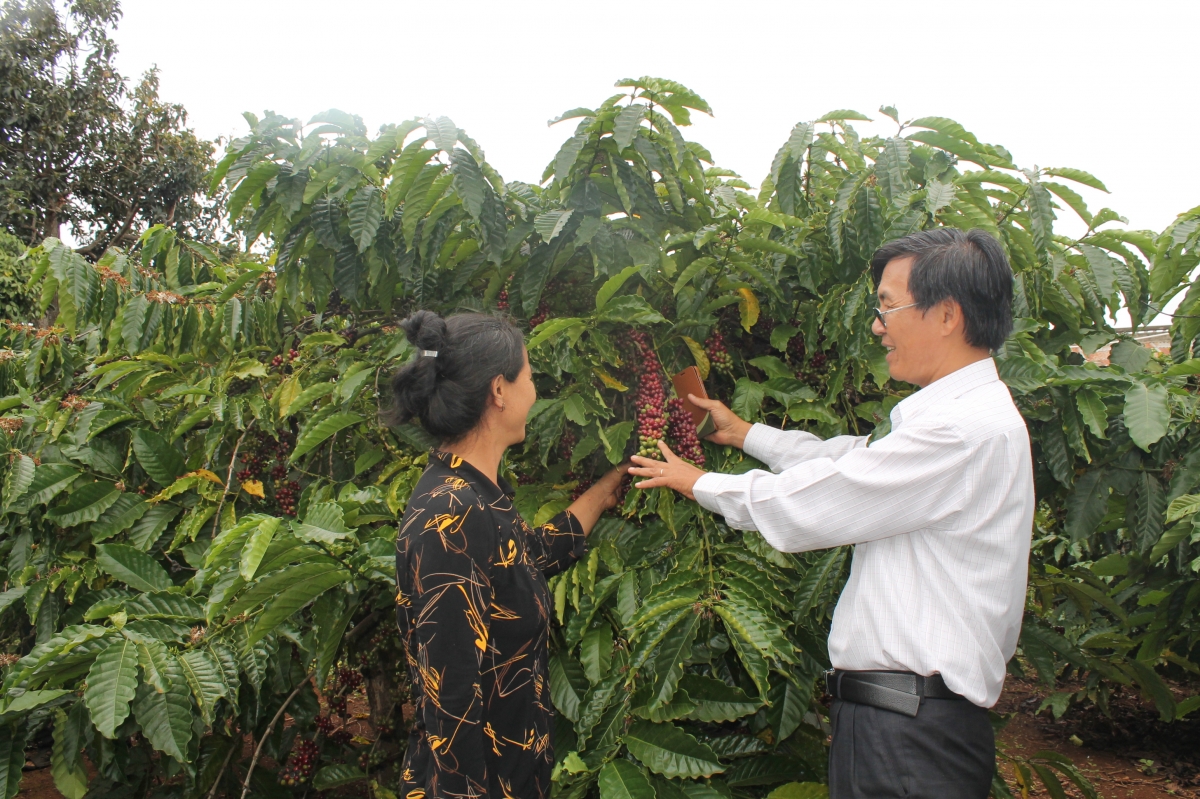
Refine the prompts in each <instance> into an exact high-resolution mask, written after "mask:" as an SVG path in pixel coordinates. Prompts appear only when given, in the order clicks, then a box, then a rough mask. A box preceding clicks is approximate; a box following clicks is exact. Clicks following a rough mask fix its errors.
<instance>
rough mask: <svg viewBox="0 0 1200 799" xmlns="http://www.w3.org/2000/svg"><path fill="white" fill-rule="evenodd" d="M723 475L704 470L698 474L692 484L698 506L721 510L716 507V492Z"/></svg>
mask: <svg viewBox="0 0 1200 799" xmlns="http://www.w3.org/2000/svg"><path fill="white" fill-rule="evenodd" d="M747 438H749V436H747ZM725 477H726V475H723V474H718V473H716V472H705V473H704V474H702V475H700V479H699V480H697V481H696V483H695V485H693V486H692V494H693V495H694V496H695V497H696V502H698V503H699V504H700V507H702V508H704V509H705V510H708V511H712V512H713V513H720V512H721V509H720V508H718V507H717V493H718V492H720V490H721V484H722V483H724V482H725Z"/></svg>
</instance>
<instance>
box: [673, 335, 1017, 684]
mask: <svg viewBox="0 0 1200 799" xmlns="http://www.w3.org/2000/svg"><path fill="white" fill-rule="evenodd" d="M891 419H892V432H891V433H889V434H888V435H887V436H885V437H883V438H881V439H879V440H877V441H872V442H871V443H870V446H869V447H868V446H867V438H866V437H857V436H838V437H836V438H832V439H829V440H827V441H822V440H821V439H819V438H817V437H816V436H814V435H812V434H810V433H805V432H802V431H783V430H777V429H775V428H773V427H767V426H766V425H761V424H756V425H754V426H753V428H752V429H751V431H750V433H749V434H747V436H746V443H745V447H744V449H745V451H746V452H747V453H748V454H749V455H751V456H753V457H755V458H757V459H759V460H761V461H763V462H764V463H766V464H767V465H768V466H769V467H770V469H771V471H770V472H764V471H761V470H754V471H751V472H747V473H746V474H739V475H730V474H706V475H704V476H703V477H701V478H700V480H699V481H697V483H696V485H695V489H694V490H695V494H696V500H697V501H698V502H699V503H700V504H701V505H702V506H704V507H705V508H707V509H709V510H711V511H713V512H714V513H719V514H721V515H722V516H724V517H725V520H726V522H727V523H728V524H729V526H730V527H734V528H737V529H740V530H758V531H759V532H761V533H762V535H763V537H765V538H766V540H767V541H769V542H770V543H771V545H772V546H774V547H775V548H776V549H779V550H782V551H784V552H804V551H807V550H812V549H824V548H827V547H835V546H840V545H843V544H857V546H856V547H855V550H854V559H853V563H852V565H851V568H850V579H849V581H848V582H847V583H846V588H845V590H844V591H843V592H842V595H841V598H840V599H839V600H838V604H837V609H836V610H835V611H834V615H833V629H832V631H831V632H830V636H829V657H830V660H831V661H832V663H833V665H834V667H835V668H839V669H847V670H870V669H883V670H893V671H912V672H916V673H917V674H923V675H930V674H934V673H940V674H941V675H942V678H943V679H944V680H945V682H946V685H947V686H949V688H950V689H951V690H953V691H956V692H957V693H960V694H962V695H963V696H965V697H966V698H967V699H969V700H970V701H972V702H974V703H975V704H977V705H980V706H982V707H991V706H992V705H994V704H995V703H996V700H997V699H998V698H999V696H1000V690H1001V688H1002V687H1003V685H1004V672H1005V666H1006V664H1007V663H1008V660H1009V658H1011V657H1012V655H1013V652H1014V651H1015V650H1016V646H1017V637H1018V634H1019V633H1020V630H1021V617H1022V614H1023V612H1024V609H1025V586H1026V577H1027V568H1028V561H1029V542H1030V537H1031V532H1032V525H1033V505H1034V493H1033V464H1032V460H1031V456H1030V448H1029V433H1028V431H1027V430H1026V428H1025V420H1024V419H1023V418H1021V414H1020V413H1019V412H1018V411H1017V408H1016V406H1015V405H1014V404H1013V401H1012V396H1011V395H1010V394H1009V392H1008V387H1007V386H1005V385H1004V383H1002V382H1001V381H1000V379H999V377H998V376H997V374H996V365H995V364H994V363H993V362H992V360H991V359H990V358H989V359H985V360H982V361H978V362H976V363H973V364H971V365H970V366H966V367H964V368H962V369H959V370H958V371H956V372H954V373H952V374H950V375H947V376H946V377H943V378H942V379H940V380H938V381H936V382H934V383H931V384H930V385H928V386H926V387H925V388H923V389H921V390H920V391H917V392H916V393H914V394H912V395H911V396H909V397H907V398H905V399H904V400H903V401H901V402H900V403H898V404H897V405H896V407H895V408H894V409H893V410H892V414H891Z"/></svg>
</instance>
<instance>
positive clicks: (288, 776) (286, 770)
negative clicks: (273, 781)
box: [279, 738, 321, 788]
mask: <svg viewBox="0 0 1200 799" xmlns="http://www.w3.org/2000/svg"><path fill="white" fill-rule="evenodd" d="M320 756H321V750H320V749H318V748H317V744H316V742H315V741H310V740H309V739H307V738H305V739H303V740H302V741H300V743H298V744H296V746H295V747H294V748H293V749H292V751H291V752H290V753H288V758H287V764H286V765H284V767H283V770H282V771H280V772H279V784H280V785H286V786H287V787H289V788H294V787H296V786H297V785H300V784H302V783H305V782H308V781H309V780H310V779H312V775H313V773H314V772H315V771H316V770H317V759H318V758H320Z"/></svg>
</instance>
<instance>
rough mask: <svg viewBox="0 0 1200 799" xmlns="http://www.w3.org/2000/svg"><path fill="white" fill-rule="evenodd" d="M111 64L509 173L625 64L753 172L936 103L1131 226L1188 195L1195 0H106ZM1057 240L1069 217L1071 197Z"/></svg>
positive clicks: (1157, 221)
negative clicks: (112, 26) (839, 115)
mask: <svg viewBox="0 0 1200 799" xmlns="http://www.w3.org/2000/svg"><path fill="white" fill-rule="evenodd" d="M122 5H123V8H124V14H125V16H124V19H123V21H122V22H121V25H120V27H119V28H118V30H117V35H116V38H117V42H118V44H119V46H120V56H119V62H118V63H119V64H120V67H121V69H122V70H123V71H124V72H125V73H126V74H127V75H128V76H130V77H135V76H136V75H138V74H140V73H141V72H142V71H143V70H145V69H146V68H148V67H150V66H151V65H153V64H157V65H158V67H159V68H160V70H161V79H162V89H161V91H162V96H163V97H164V98H165V99H168V100H171V101H175V102H181V103H183V104H184V105H185V106H186V108H187V109H188V112H189V114H190V122H191V124H192V125H193V126H194V127H195V129H196V131H197V133H199V134H200V135H203V136H206V137H215V136H221V135H224V136H230V135H233V136H237V135H242V134H243V133H244V132H245V131H246V125H245V122H244V121H243V120H242V118H241V116H240V114H241V112H242V111H247V110H248V111H253V112H255V113H257V114H261V113H262V112H263V110H264V109H270V110H272V111H276V112H278V113H281V114H285V115H288V116H296V117H301V118H303V119H305V120H306V121H307V119H308V118H309V117H311V116H312V115H313V114H315V113H317V112H319V111H322V110H325V109H327V108H331V107H332V108H339V109H341V110H343V111H347V112H351V113H355V114H359V115H361V116H362V117H363V118H364V120H365V121H366V124H367V126H368V129H369V130H370V131H371V133H372V134H373V133H374V132H375V131H376V130H377V129H378V127H379V125H380V124H382V123H386V122H400V121H402V120H404V119H407V118H409V117H412V116H421V115H429V114H432V115H442V114H444V115H446V116H449V117H450V118H451V119H453V120H454V122H455V123H456V124H457V125H458V126H459V127H461V128H463V129H464V130H466V131H467V132H468V133H469V134H470V135H471V136H472V137H473V138H475V140H476V141H478V142H479V143H480V145H481V146H482V147H483V148H484V149H485V151H486V152H487V156H488V160H489V161H490V162H491V163H492V164H493V165H494V166H495V167H496V168H497V169H498V170H499V171H500V173H501V174H502V175H503V176H504V177H505V179H508V180H512V179H521V180H525V181H529V182H536V181H538V180H539V178H540V177H541V173H542V169H543V168H544V167H545V165H546V164H547V163H548V162H549V161H550V159H552V158H553V157H554V154H555V153H556V152H557V150H558V147H559V145H560V144H561V143H562V141H563V140H564V139H566V138H567V137H568V136H569V135H570V134H571V132H572V130H573V126H574V123H572V122H566V123H563V124H561V125H558V126H556V127H554V128H547V126H546V121H547V120H549V119H551V118H552V117H555V116H557V115H558V114H560V113H561V112H563V111H565V110H567V109H568V108H574V107H576V106H581V105H582V106H589V107H591V106H595V105H598V104H599V103H600V102H602V101H603V100H604V99H605V98H607V97H608V96H609V95H611V94H614V93H616V90H615V89H614V88H613V83H614V82H615V81H616V80H617V79H619V78H627V77H638V76H641V75H653V76H657V77H666V78H671V79H674V80H677V81H679V82H681V83H683V84H685V85H687V86H688V87H690V88H691V89H693V90H694V91H696V92H697V93H698V94H700V96H702V97H704V98H705V99H706V100H708V102H709V104H710V105H711V106H712V108H713V110H714V113H715V116H714V117H712V118H708V117H706V116H705V115H702V114H695V115H693V118H694V120H695V124H694V125H693V126H692V127H691V128H689V129H684V135H685V136H686V137H687V138H689V139H693V140H696V141H699V142H700V143H702V144H704V145H705V146H706V147H708V148H709V149H710V150H711V151H712V153H713V155H714V157H715V159H716V162H717V164H719V165H721V166H725V167H728V168H731V169H734V170H737V171H738V172H740V173H741V174H742V175H743V176H744V177H745V178H746V179H747V180H749V181H750V182H751V183H754V184H757V182H758V181H759V179H760V178H761V177H762V176H763V175H764V174H766V172H767V171H768V169H769V166H770V162H771V158H772V156H773V155H774V153H775V151H776V149H778V147H779V146H780V145H781V144H782V143H783V141H784V140H785V139H786V138H787V135H788V132H789V130H790V129H791V127H792V125H793V124H795V123H796V122H798V121H801V120H809V119H813V118H816V117H818V116H820V115H821V114H823V113H825V112H826V111H830V110H833V109H837V108H852V109H855V110H858V111H861V112H863V113H865V114H867V115H868V116H871V117H874V118H876V119H884V121H885V122H886V123H887V124H886V125H883V124H877V125H869V124H866V123H863V124H861V125H860V130H861V131H863V132H864V133H866V132H872V131H877V132H887V131H890V130H893V129H894V127H893V126H892V123H891V121H890V120H887V119H886V118H884V117H883V116H882V115H881V114H879V113H877V112H876V109H877V108H879V106H880V105H883V104H888V105H894V106H896V107H897V108H898V109H899V110H900V113H901V115H902V119H903V118H916V117H920V116H935V115H936V116H946V117H951V118H953V119H955V120H957V121H958V122H960V123H961V124H962V125H963V126H965V127H966V128H967V129H968V130H970V131H972V132H974V133H975V134H976V135H977V136H978V137H979V138H980V139H981V140H983V141H987V142H992V143H996V144H1002V145H1004V146H1006V147H1008V148H1009V150H1011V151H1012V153H1013V155H1014V158H1015V160H1016V162H1017V164H1018V165H1020V166H1034V165H1039V166H1071V167H1077V168H1080V169H1086V170H1088V171H1090V172H1092V173H1093V174H1095V175H1096V176H1098V177H1099V178H1100V179H1101V180H1102V181H1104V182H1105V184H1107V186H1108V188H1109V190H1110V191H1111V195H1104V194H1102V193H1100V192H1097V191H1092V190H1088V189H1082V190H1081V193H1083V194H1084V196H1085V197H1086V199H1087V200H1088V204H1089V206H1090V207H1091V208H1092V210H1093V211H1095V210H1098V209H1099V208H1100V207H1101V206H1103V205H1107V206H1110V207H1112V208H1113V209H1114V210H1116V211H1117V212H1118V213H1120V214H1123V215H1124V216H1126V217H1127V218H1128V219H1129V223H1130V226H1131V227H1133V228H1149V229H1153V230H1161V229H1162V228H1163V227H1165V226H1166V225H1167V224H1169V223H1170V222H1171V221H1172V220H1173V219H1174V218H1175V215H1176V214H1178V213H1181V212H1183V211H1185V210H1188V209H1190V208H1192V207H1194V206H1196V205H1200V159H1196V158H1194V157H1191V156H1189V155H1187V153H1188V152H1190V146H1189V145H1188V144H1187V142H1188V141H1190V140H1191V138H1192V137H1193V136H1194V135H1195V132H1196V130H1197V128H1198V127H1200V104H1198V103H1196V101H1195V100H1196V95H1195V92H1196V84H1195V79H1196V59H1195V53H1196V45H1195V35H1196V31H1197V30H1200V3H1196V2H1192V1H1191V0H1176V1H1175V2H1166V1H1165V0H1140V2H1129V1H1127V2H1111V1H1109V0H1090V1H1089V2H1084V0H1071V1H1070V2H1067V1H1065V0H1035V1H1034V2H1027V1H1026V0H990V1H989V2H978V0H958V1H957V2H933V1H932V0H908V2H895V0H890V1H889V2H875V0H857V2H843V3H828V2H822V3H813V2H806V1H805V0H792V2H773V1H772V0H741V1H740V2H738V0H724V1H723V2H708V0H688V1H686V2H668V1H667V0H640V1H639V2H633V3H620V2H608V3H599V4H583V3H578V2H571V0H556V1H554V0H552V1H550V2H542V1H540V0H507V1H506V0H492V1H491V2H474V1H473V0H459V2H455V3H434V2H422V3H416V2H411V0H340V2H328V0H326V1H325V2H310V1H309V0H289V2H282V0H273V1H268V0H186V2H185V0H122ZM1060 217H1063V220H1064V222H1063V224H1061V225H1060V226H1059V228H1060V230H1061V231H1062V232H1063V233H1066V234H1072V233H1079V232H1082V226H1081V225H1079V224H1075V220H1074V214H1073V213H1072V212H1070V211H1069V210H1067V211H1065V212H1063V213H1060Z"/></svg>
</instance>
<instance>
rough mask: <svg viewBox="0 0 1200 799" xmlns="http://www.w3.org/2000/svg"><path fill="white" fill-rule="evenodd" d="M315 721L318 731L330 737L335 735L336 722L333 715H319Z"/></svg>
mask: <svg viewBox="0 0 1200 799" xmlns="http://www.w3.org/2000/svg"><path fill="white" fill-rule="evenodd" d="M314 723H315V724H316V725H317V732H319V733H321V734H322V735H324V736H325V737H326V738H328V737H329V736H330V735H333V725H334V723H335V722H334V720H333V716H317V718H316V721H315V722H314Z"/></svg>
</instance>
